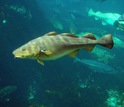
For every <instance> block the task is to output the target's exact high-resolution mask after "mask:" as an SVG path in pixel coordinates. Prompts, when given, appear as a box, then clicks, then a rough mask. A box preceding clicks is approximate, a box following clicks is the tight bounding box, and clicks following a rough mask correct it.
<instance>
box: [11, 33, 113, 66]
mask: <svg viewBox="0 0 124 107" xmlns="http://www.w3.org/2000/svg"><path fill="white" fill-rule="evenodd" d="M95 45H102V46H104V47H107V48H110V49H111V48H112V47H113V39H112V36H111V34H108V35H105V36H103V37H101V38H100V39H99V40H96V39H95V37H94V35H93V34H86V35H84V36H82V37H77V36H75V35H72V34H70V33H62V34H57V33H56V32H49V33H47V34H45V35H43V36H41V37H38V38H36V39H34V40H31V41H29V42H28V43H26V44H24V45H23V46H21V47H19V48H18V49H16V50H14V51H13V54H14V56H15V57H17V58H30V59H36V60H37V61H38V62H39V63H40V64H42V65H44V63H43V60H55V59H58V58H60V57H63V56H65V55H68V56H70V57H75V56H76V55H77V53H78V51H79V50H80V49H85V50H87V51H92V50H93V48H94V46H95Z"/></svg>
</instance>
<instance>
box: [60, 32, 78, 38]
mask: <svg viewBox="0 0 124 107" xmlns="http://www.w3.org/2000/svg"><path fill="white" fill-rule="evenodd" d="M60 35H61V36H70V37H75V38H78V36H76V35H73V34H71V33H61V34H60Z"/></svg>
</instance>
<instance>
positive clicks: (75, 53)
mask: <svg viewBox="0 0 124 107" xmlns="http://www.w3.org/2000/svg"><path fill="white" fill-rule="evenodd" d="M78 52H79V50H76V51H74V52H72V53H70V54H68V56H69V57H71V58H74V57H76V56H77V54H78Z"/></svg>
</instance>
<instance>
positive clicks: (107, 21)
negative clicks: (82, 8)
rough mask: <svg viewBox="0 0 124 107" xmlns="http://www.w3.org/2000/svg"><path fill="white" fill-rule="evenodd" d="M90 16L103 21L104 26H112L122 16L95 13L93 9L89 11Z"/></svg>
mask: <svg viewBox="0 0 124 107" xmlns="http://www.w3.org/2000/svg"><path fill="white" fill-rule="evenodd" d="M88 16H94V17H95V20H101V21H102V25H112V26H114V22H115V21H116V20H117V19H118V18H119V17H120V16H121V15H120V14H118V13H102V12H100V11H97V12H94V10H93V9H89V11H88Z"/></svg>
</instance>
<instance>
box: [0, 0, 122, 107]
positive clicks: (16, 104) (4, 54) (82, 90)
mask: <svg viewBox="0 0 124 107" xmlns="http://www.w3.org/2000/svg"><path fill="white" fill-rule="evenodd" d="M122 4H123V1H121V0H118V1H113V0H106V1H104V2H99V1H96V0H70V1H66V0H34V1H33V0H1V1H0V45H1V50H0V56H1V58H0V90H2V91H1V95H2V96H4V97H0V98H1V99H0V107H123V106H124V105H123V100H124V99H123V98H124V95H123V93H124V82H123V81H124V79H123V75H124V73H123V71H124V64H123V53H124V52H123V45H122V44H123V36H122V35H124V32H123V31H121V30H116V28H115V27H113V26H111V25H106V26H103V25H102V24H101V22H100V21H99V20H97V21H96V20H95V19H94V17H89V16H88V14H87V13H88V10H89V9H90V8H92V9H93V10H95V11H100V12H109V13H113V12H115V13H119V14H123V10H124V7H123V5H122ZM105 7H106V8H105ZM50 31H56V32H58V33H63V32H71V33H73V34H85V33H86V32H92V33H94V34H95V36H96V37H97V38H99V37H101V36H103V35H104V34H106V33H111V34H113V36H115V37H116V38H119V39H120V40H121V43H120V44H119V43H118V40H117V39H116V41H115V42H116V43H115V44H116V46H114V47H113V49H111V50H109V49H106V48H104V47H101V46H96V47H95V48H94V50H93V51H92V52H86V51H85V50H81V51H80V52H79V53H78V57H79V58H80V59H90V60H96V61H101V62H103V63H105V64H106V65H109V66H112V67H113V68H115V69H116V70H118V72H119V73H116V75H107V74H104V73H99V72H94V70H92V69H90V68H89V67H88V66H86V65H83V64H82V63H76V64H74V63H73V61H74V59H73V58H69V57H68V56H65V57H62V58H60V59H57V60H54V61H45V66H41V65H40V64H38V63H37V61H35V60H29V59H15V58H14V56H13V55H12V51H13V50H14V49H16V48H18V47H19V46H21V45H23V44H24V43H26V42H28V41H29V40H32V39H34V38H36V37H39V36H42V35H43V34H45V33H47V32H50ZM117 44H118V45H117ZM8 86H9V87H10V88H5V87H8ZM11 87H16V89H14V90H13V89H11ZM4 89H7V90H5V92H6V93H8V95H5V94H4V91H3V90H4ZM11 90H12V91H11ZM2 92H3V93H2Z"/></svg>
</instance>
